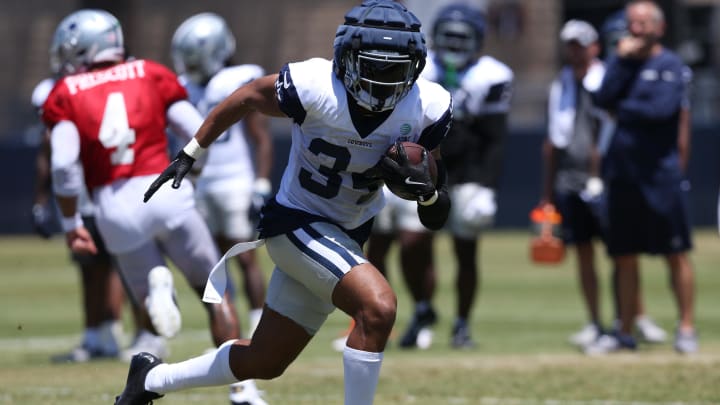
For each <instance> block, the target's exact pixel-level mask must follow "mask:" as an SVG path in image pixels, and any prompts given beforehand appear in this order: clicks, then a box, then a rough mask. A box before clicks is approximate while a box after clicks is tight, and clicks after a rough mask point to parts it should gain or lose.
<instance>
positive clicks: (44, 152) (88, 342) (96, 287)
mask: <svg viewBox="0 0 720 405" xmlns="http://www.w3.org/2000/svg"><path fill="white" fill-rule="evenodd" d="M57 52H58V44H57V43H54V42H53V43H52V44H51V46H50V67H51V70H52V73H53V75H52V77H48V78H46V79H44V80H42V81H41V82H40V83H38V84H37V86H35V89H33V92H32V98H31V101H32V105H33V107H35V109H36V110H37V112H38V114H40V115H41V114H42V105H43V103H45V100H46V99H47V96H48V94H50V91H51V90H52V88H53V87H54V86H55V83H56V81H57V77H58V76H59V71H58V70H59V69H58V68H59V67H58V66H57V64H56V63H55V61H56V60H57ZM35 167H36V181H35V184H36V187H35V199H34V205H33V209H32V214H33V215H32V218H33V225H34V227H35V230H36V231H37V232H38V234H40V235H41V236H42V237H44V238H49V237H51V236H52V233H53V232H54V228H55V225H54V222H55V215H54V213H53V211H54V210H53V206H52V204H51V202H50V198H51V196H52V188H51V181H50V178H51V175H50V133H49V132H48V131H47V130H46V129H45V128H43V137H42V140H41V143H40V147H39V149H38V154H37V157H36V160H35ZM78 210H79V211H80V213H81V216H82V218H83V222H84V223H86V224H87V229H88V231H89V232H90V234H91V236H92V238H93V240H94V241H95V243H96V246H97V248H98V252H97V253H96V254H75V253H72V254H71V257H72V260H73V261H74V262H75V263H76V264H77V266H78V269H79V270H80V279H81V289H82V307H83V316H84V318H83V322H84V325H85V330H84V331H83V338H82V342H81V343H80V345H79V346H77V347H75V348H73V349H72V350H71V351H70V352H68V353H63V354H61V355H58V356H54V357H53V358H52V360H53V361H54V362H85V361H89V360H92V359H98V358H115V357H117V356H118V354H119V348H120V340H121V338H122V322H121V313H122V306H123V302H124V301H125V293H124V292H123V286H122V282H121V281H120V276H119V275H118V272H117V271H116V269H115V267H114V263H113V259H112V257H111V256H110V254H109V253H108V251H107V249H105V245H104V243H103V242H102V239H101V238H100V235H99V234H98V232H97V227H96V226H95V218H94V214H93V204H92V201H91V200H90V199H89V198H88V196H87V193H86V192H85V191H84V187H83V188H81V193H80V195H79V196H78ZM134 318H135V317H134ZM135 319H136V318H135Z"/></svg>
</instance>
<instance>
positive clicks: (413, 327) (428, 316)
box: [400, 308, 437, 349]
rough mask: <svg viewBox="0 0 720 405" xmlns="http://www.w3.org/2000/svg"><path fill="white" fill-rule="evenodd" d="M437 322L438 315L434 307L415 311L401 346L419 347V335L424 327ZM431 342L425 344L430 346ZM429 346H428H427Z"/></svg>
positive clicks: (406, 347) (408, 347) (407, 347)
mask: <svg viewBox="0 0 720 405" xmlns="http://www.w3.org/2000/svg"><path fill="white" fill-rule="evenodd" d="M435 322H437V315H436V314H435V311H434V310H433V309H432V308H428V309H426V310H425V311H422V312H420V311H415V315H413V318H412V321H411V322H410V326H408V328H407V330H406V331H405V334H404V335H403V337H402V339H400V347H402V348H405V349H410V348H414V347H418V335H419V334H420V332H421V331H422V330H423V329H427V328H429V327H430V326H432V325H435ZM429 345H430V344H429V342H427V344H424V345H423V346H429ZM425 348H427V347H425Z"/></svg>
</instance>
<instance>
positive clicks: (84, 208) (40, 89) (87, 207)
mask: <svg viewBox="0 0 720 405" xmlns="http://www.w3.org/2000/svg"><path fill="white" fill-rule="evenodd" d="M55 82H56V80H55V79H53V78H50V77H48V78H46V79H43V80H42V81H41V82H40V83H38V84H37V85H36V86H35V88H34V89H33V92H32V97H31V99H30V102H31V103H32V105H33V107H35V108H36V109H38V110H40V109H41V108H42V106H43V104H45V100H46V99H47V97H48V95H50V91H52V89H53V87H55ZM84 178H85V177H84V176H83V177H82V178H81V179H84ZM77 211H78V212H79V213H80V215H82V216H92V215H94V213H95V207H94V206H93V203H92V200H90V197H88V192H87V188H86V187H84V186H83V187H81V188H80V195H78V199H77Z"/></svg>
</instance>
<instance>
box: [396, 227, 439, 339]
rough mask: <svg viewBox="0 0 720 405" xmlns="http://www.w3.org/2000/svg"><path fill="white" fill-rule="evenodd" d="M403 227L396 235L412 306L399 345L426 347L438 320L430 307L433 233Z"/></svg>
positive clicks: (432, 281)
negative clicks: (409, 318)
mask: <svg viewBox="0 0 720 405" xmlns="http://www.w3.org/2000/svg"><path fill="white" fill-rule="evenodd" d="M415 217H417V215H416V216H415ZM418 222H419V221H418ZM420 228H422V225H420ZM405 229H407V227H404V229H403V230H401V231H400V232H399V238H398V239H399V242H400V243H399V244H400V267H401V269H402V274H403V278H404V280H405V283H406V285H407V287H408V290H409V291H410V295H411V296H412V299H413V302H414V304H415V305H414V312H413V316H412V319H411V320H410V324H409V325H408V327H407V329H406V330H405V333H403V336H402V338H401V339H400V346H401V347H405V348H411V347H419V348H421V349H427V348H428V347H430V345H431V343H432V329H431V327H432V326H433V325H434V324H435V323H436V322H437V314H436V313H435V310H434V308H433V306H432V298H433V295H434V293H435V284H436V279H435V278H436V275H435V267H434V263H433V233H432V232H428V231H426V230H420V231H416V230H405Z"/></svg>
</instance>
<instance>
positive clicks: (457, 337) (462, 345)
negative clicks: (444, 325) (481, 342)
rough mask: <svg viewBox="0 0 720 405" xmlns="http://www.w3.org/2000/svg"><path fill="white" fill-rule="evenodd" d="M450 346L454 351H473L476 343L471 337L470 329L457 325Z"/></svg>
mask: <svg viewBox="0 0 720 405" xmlns="http://www.w3.org/2000/svg"><path fill="white" fill-rule="evenodd" d="M450 345H451V346H452V348H453V349H472V348H474V347H475V342H474V341H473V340H472V337H470V329H469V328H468V327H467V325H455V326H454V327H453V332H452V339H451V340H450Z"/></svg>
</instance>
